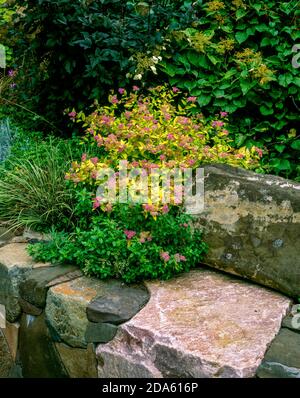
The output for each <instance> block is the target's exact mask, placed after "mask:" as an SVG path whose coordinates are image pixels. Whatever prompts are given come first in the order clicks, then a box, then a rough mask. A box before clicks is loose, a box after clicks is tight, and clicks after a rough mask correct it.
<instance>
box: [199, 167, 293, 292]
mask: <svg viewBox="0 0 300 398" xmlns="http://www.w3.org/2000/svg"><path fill="white" fill-rule="evenodd" d="M197 218H198V220H199V225H201V226H203V227H204V239H205V241H206V242H207V243H208V245H209V252H208V255H207V256H206V259H205V261H204V262H205V263H206V264H207V265H209V266H212V267H215V268H218V269H221V270H224V271H226V272H229V273H232V274H236V275H240V276H242V277H245V278H248V279H251V280H253V281H255V282H258V283H260V284H262V285H265V286H269V287H272V288H274V289H276V290H278V291H281V292H283V293H285V294H287V295H290V296H293V297H298V296H300V184H297V183H296V182H292V181H288V180H285V179H283V178H279V177H275V176H270V175H259V174H256V173H253V172H249V171H246V170H242V169H238V168H234V167H230V166H225V165H211V166H205V209H204V211H203V212H202V213H201V214H199V215H198V216H197Z"/></svg>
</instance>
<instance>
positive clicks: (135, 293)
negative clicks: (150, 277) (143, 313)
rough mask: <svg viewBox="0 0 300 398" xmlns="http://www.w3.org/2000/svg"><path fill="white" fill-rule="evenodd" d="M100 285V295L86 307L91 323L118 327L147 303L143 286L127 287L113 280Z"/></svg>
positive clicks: (147, 296)
mask: <svg viewBox="0 0 300 398" xmlns="http://www.w3.org/2000/svg"><path fill="white" fill-rule="evenodd" d="M102 285H103V289H102V295H101V296H99V297H97V298H96V299H94V300H92V301H91V302H90V303H89V305H88V306H87V317H88V319H89V320H90V321H92V322H108V323H112V324H116V325H118V324H120V323H123V322H126V321H128V320H129V319H131V318H132V317H133V316H134V315H135V314H137V313H138V312H139V311H140V310H141V309H142V308H143V307H144V305H145V304H146V303H147V302H148V301H149V293H148V291H147V289H146V287H145V286H144V285H131V286H128V285H125V284H124V283H121V282H119V281H114V280H111V281H108V282H103V283H102Z"/></svg>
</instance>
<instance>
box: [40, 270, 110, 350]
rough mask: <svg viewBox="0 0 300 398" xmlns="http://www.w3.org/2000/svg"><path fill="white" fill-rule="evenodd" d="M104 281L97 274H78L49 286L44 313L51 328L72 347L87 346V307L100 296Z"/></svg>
mask: <svg viewBox="0 0 300 398" xmlns="http://www.w3.org/2000/svg"><path fill="white" fill-rule="evenodd" d="M102 289H103V282H101V281H100V280H98V279H96V278H86V277H81V278H77V279H74V280H72V281H70V282H66V283H62V284H59V285H56V286H53V287H51V288H50V289H49V291H48V295H47V303H46V310H45V313H46V317H47V322H48V323H49V326H50V328H51V330H52V331H53V332H54V333H55V334H56V335H58V336H59V337H60V339H61V340H62V341H63V342H65V343H67V344H68V345H70V346H72V347H78V348H86V347H87V341H86V340H85V332H86V329H87V326H88V322H89V321H88V319H87V316H86V308H87V306H88V304H89V303H90V301H91V300H93V299H94V298H95V297H97V296H100V295H101V292H102Z"/></svg>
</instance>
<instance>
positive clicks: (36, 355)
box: [19, 314, 67, 378]
mask: <svg viewBox="0 0 300 398" xmlns="http://www.w3.org/2000/svg"><path fill="white" fill-rule="evenodd" d="M19 350H20V361H21V363H22V368H23V376H24V377H25V378H28V377H30V378H63V377H67V373H66V370H65V368H64V366H63V364H62V363H61V361H60V357H59V355H58V353H57V351H56V348H55V344H54V343H53V342H52V341H51V337H50V334H49V331H48V329H47V326H46V323H45V316H44V315H40V316H38V317H34V316H32V315H25V314H24V315H22V318H21V323H20V346H19Z"/></svg>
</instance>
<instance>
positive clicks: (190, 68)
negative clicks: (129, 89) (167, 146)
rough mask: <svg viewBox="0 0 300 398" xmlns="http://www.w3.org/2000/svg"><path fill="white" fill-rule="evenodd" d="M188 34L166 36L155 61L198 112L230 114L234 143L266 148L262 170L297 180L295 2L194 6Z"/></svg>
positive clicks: (299, 86)
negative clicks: (195, 104) (158, 60)
mask: <svg viewBox="0 0 300 398" xmlns="http://www.w3.org/2000/svg"><path fill="white" fill-rule="evenodd" d="M193 10H194V22H193V23H192V24H191V25H190V28H189V29H186V30H184V29H182V27H181V26H180V23H179V29H176V30H175V31H173V32H171V33H170V40H171V42H170V45H169V46H168V48H167V51H166V53H165V54H164V57H163V58H164V60H163V62H162V63H161V68H162V70H163V71H164V72H165V73H166V74H167V75H168V77H169V81H170V83H171V84H172V85H173V86H177V87H179V88H181V89H183V90H188V91H189V92H190V94H191V95H192V96H197V98H198V103H199V106H200V107H201V109H202V110H203V112H204V113H205V114H207V115H213V114H214V113H217V112H218V111H220V110H223V111H227V112H229V113H230V122H231V124H232V125H233V126H234V130H233V138H234V141H235V145H237V146H243V145H245V144H248V145H249V146H251V145H257V146H259V147H261V148H263V147H266V148H267V149H268V151H269V155H268V156H266V157H265V158H264V166H265V168H266V170H267V171H271V172H274V173H276V174H281V175H283V176H285V177H290V178H295V177H297V176H298V179H299V178H300V177H299V175H300V166H299V157H300V140H299V110H300V75H299V69H296V68H295V67H293V65H292V59H293V57H294V56H295V53H293V52H292V49H293V46H294V45H295V44H296V43H300V30H299V15H300V10H299V1H297V0H292V1H280V2H279V1H247V0H245V1H240V0H238V1H231V0H224V1H223V2H220V1H196V2H194V3H193Z"/></svg>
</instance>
